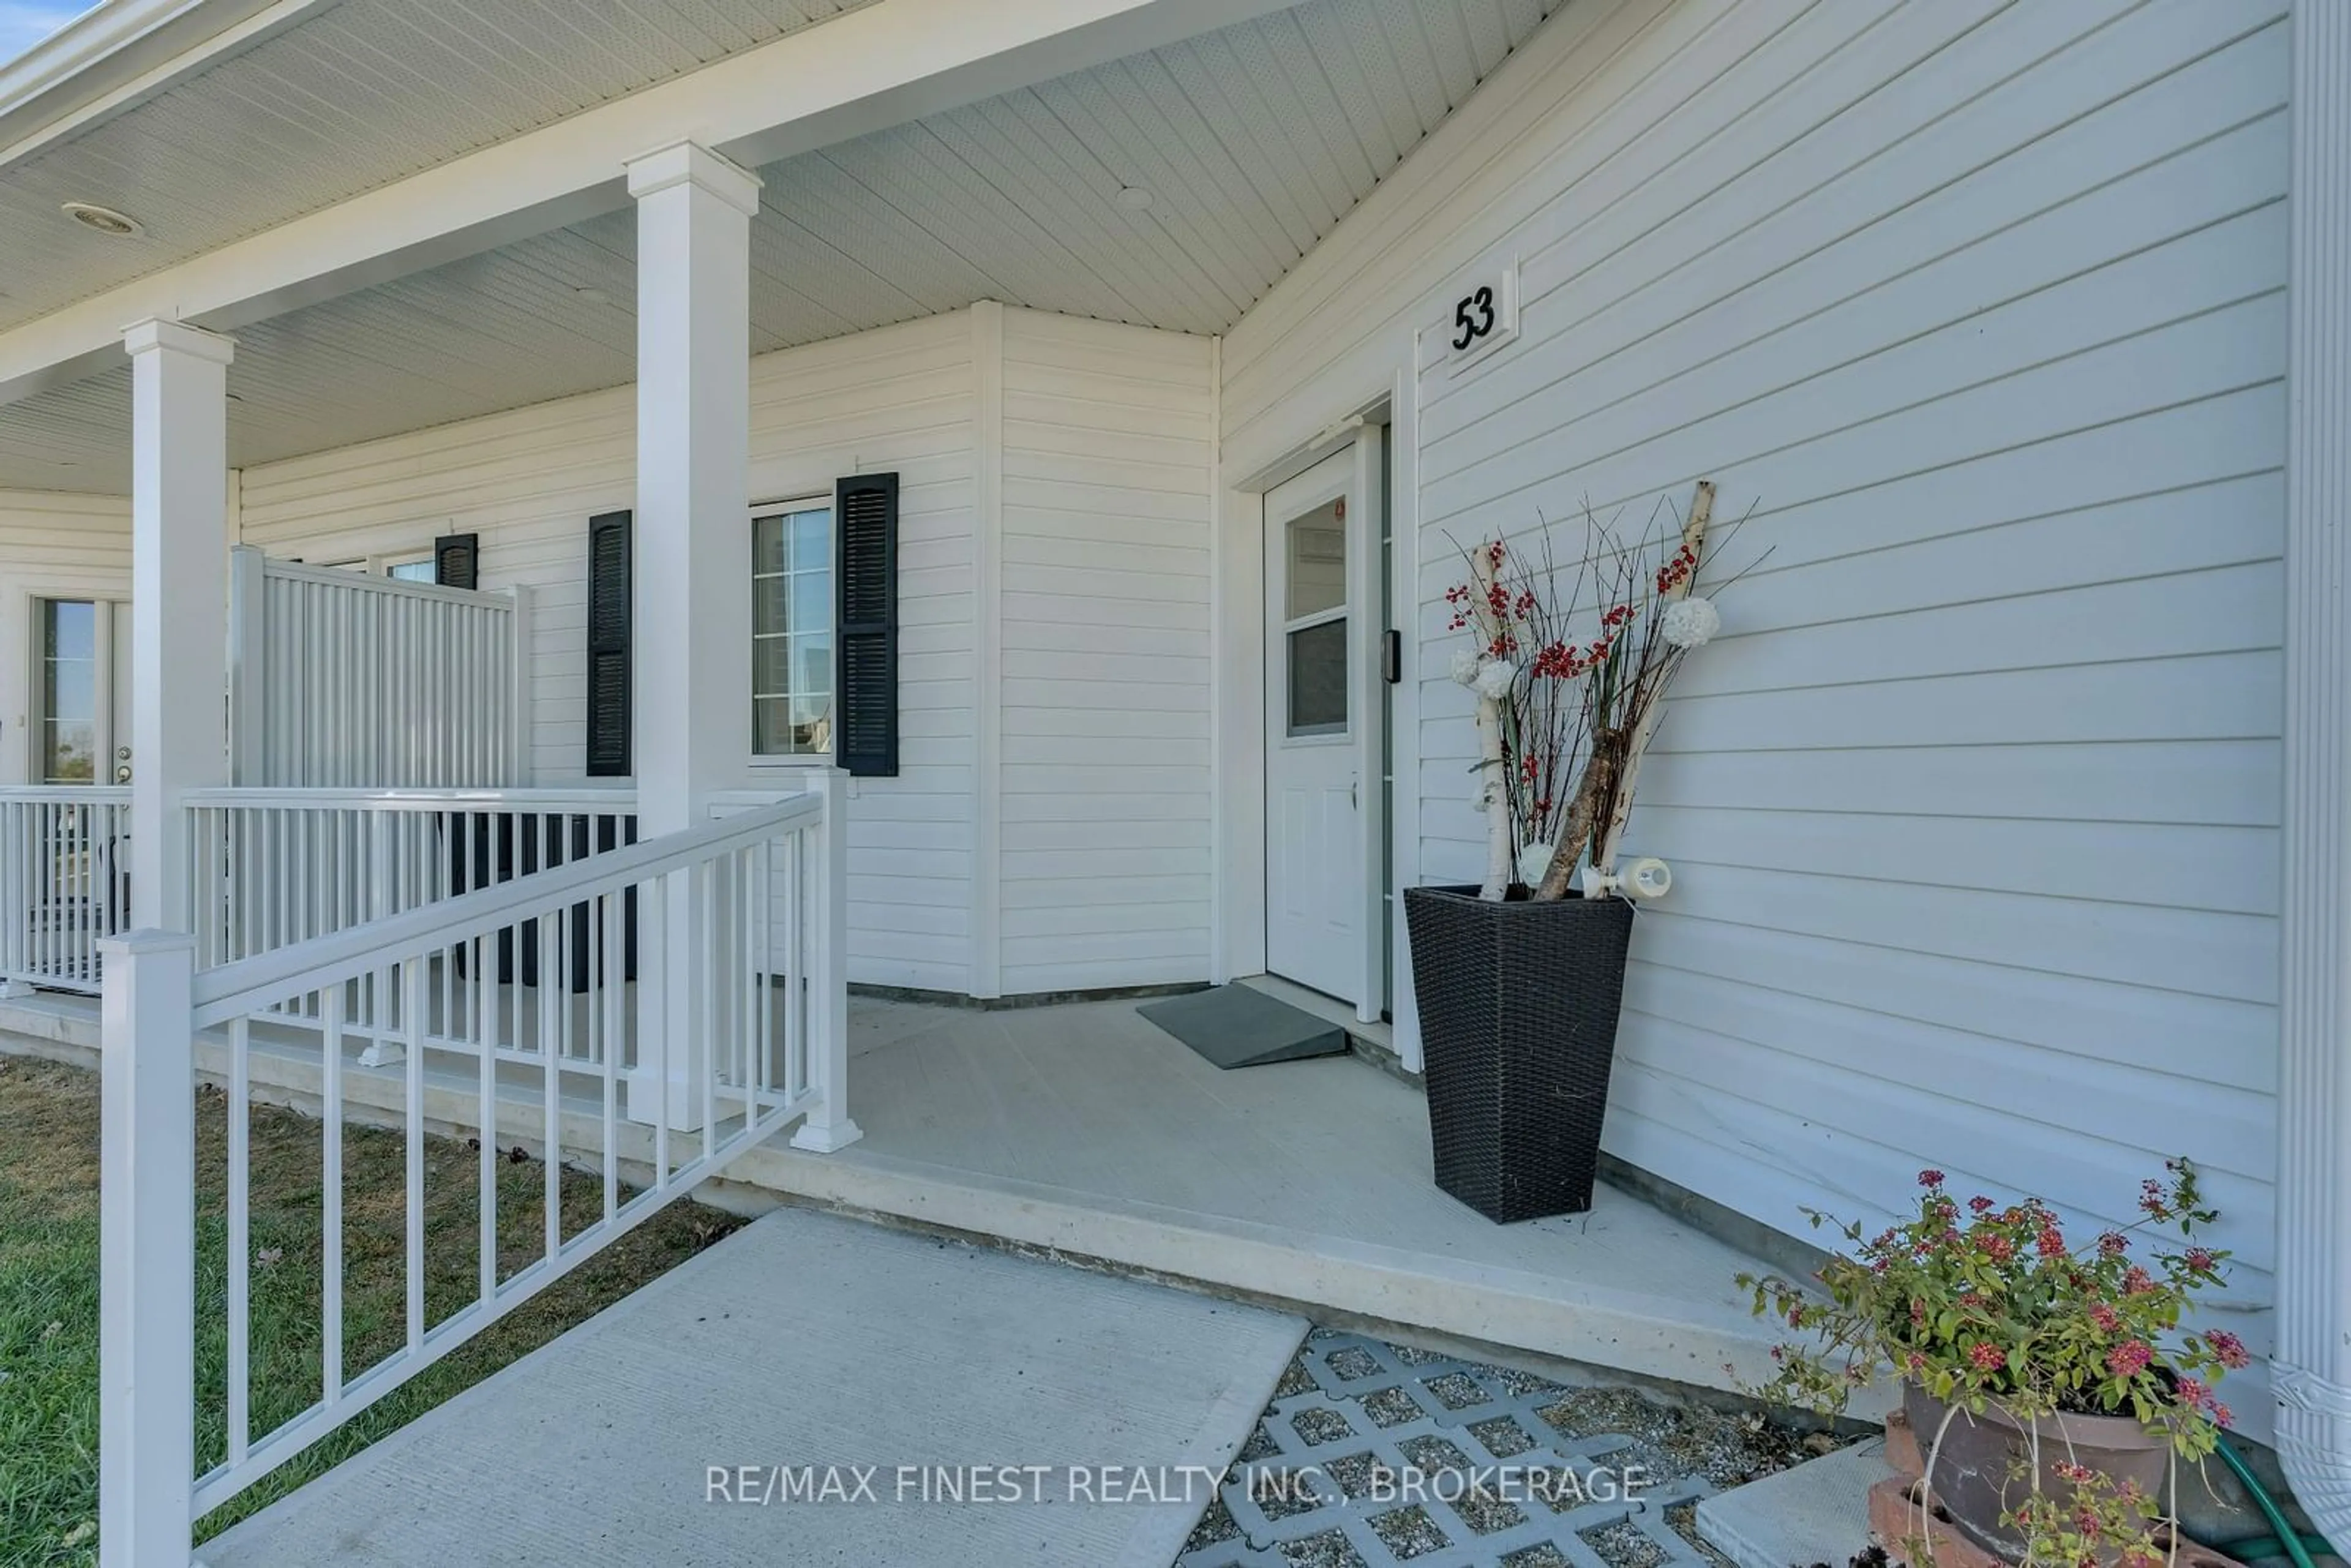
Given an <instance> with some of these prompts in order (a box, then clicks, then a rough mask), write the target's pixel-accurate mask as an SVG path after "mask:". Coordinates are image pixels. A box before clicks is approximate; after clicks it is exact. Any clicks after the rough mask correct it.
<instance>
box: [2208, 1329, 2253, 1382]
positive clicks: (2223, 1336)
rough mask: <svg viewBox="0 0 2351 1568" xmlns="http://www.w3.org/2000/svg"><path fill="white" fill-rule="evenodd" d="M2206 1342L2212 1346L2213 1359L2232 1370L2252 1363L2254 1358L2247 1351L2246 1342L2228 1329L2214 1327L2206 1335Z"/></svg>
mask: <svg viewBox="0 0 2351 1568" xmlns="http://www.w3.org/2000/svg"><path fill="white" fill-rule="evenodd" d="M2204 1343H2206V1344H2208V1345H2210V1346H2211V1347H2212V1359H2213V1360H2215V1361H2217V1362H2219V1363H2220V1364H2221V1365H2222V1366H2225V1367H2227V1368H2228V1369H2229V1370H2230V1371H2231V1372H2235V1371H2238V1370H2240V1369H2241V1368H2243V1367H2247V1366H2251V1365H2252V1362H2253V1358H2252V1355H2251V1354H2249V1353H2247V1351H2246V1349H2245V1342H2244V1341H2243V1340H2241V1339H2239V1338H2238V1337H2237V1336H2236V1335H2235V1334H2232V1333H2230V1332H2229V1331H2228V1330H2227V1329H2214V1330H2213V1331H2212V1332H2211V1333H2208V1334H2206V1335H2205V1336H2204Z"/></svg>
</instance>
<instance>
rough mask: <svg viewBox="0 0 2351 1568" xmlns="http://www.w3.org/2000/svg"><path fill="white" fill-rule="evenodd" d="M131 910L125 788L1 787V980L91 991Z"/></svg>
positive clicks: (128, 793) (128, 812)
mask: <svg viewBox="0 0 2351 1568" xmlns="http://www.w3.org/2000/svg"><path fill="white" fill-rule="evenodd" d="M130 915H131V791H130V790H129V789H121V788H119V787H116V786H113V785H105V786H99V787H92V786H90V785H87V784H63V785H35V786H30V787H21V788H20V787H9V788H5V789H0V981H6V982H8V983H10V984H16V985H34V986H47V987H50V988H55V989H57V990H66V991H86V992H90V993H93V994H94V993H95V992H96V991H97V990H98V988H99V961H98V944H99V939H100V938H102V937H107V936H113V935H114V934H115V933H117V932H119V931H120V930H121V929H122V928H123V926H124V925H126V924H127V923H128V922H129V919H130Z"/></svg>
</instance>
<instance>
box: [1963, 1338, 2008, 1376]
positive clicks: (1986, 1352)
mask: <svg viewBox="0 0 2351 1568" xmlns="http://www.w3.org/2000/svg"><path fill="white" fill-rule="evenodd" d="M1968 1359H1969V1360H1970V1361H1971V1362H1973V1363H1975V1364H1976V1369H1977V1370H1978V1371H1980V1372H1995V1371H1998V1370H1999V1369H2000V1368H2001V1367H2003V1366H2006V1365H2007V1364H2008V1353H2007V1352H2006V1351H2003V1350H2001V1348H2000V1346H1998V1345H1996V1344H1994V1343H1991V1341H1990V1340H1979V1341H1977V1342H1976V1343H1974V1344H1972V1345H1970V1346H1969V1347H1968Z"/></svg>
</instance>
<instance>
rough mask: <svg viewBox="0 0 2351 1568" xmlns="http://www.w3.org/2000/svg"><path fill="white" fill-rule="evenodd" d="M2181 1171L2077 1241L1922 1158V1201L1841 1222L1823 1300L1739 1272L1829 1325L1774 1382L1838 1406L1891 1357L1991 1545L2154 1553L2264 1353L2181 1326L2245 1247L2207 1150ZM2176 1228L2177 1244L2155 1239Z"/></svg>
mask: <svg viewBox="0 0 2351 1568" xmlns="http://www.w3.org/2000/svg"><path fill="white" fill-rule="evenodd" d="M2165 1172H2166V1177H2165V1179H2164V1180H2161V1181H2157V1180H2149V1181H2147V1182H2146V1183H2145V1184H2143V1186H2142V1187H2141V1189H2140V1194H2139V1210H2140V1215H2141V1218H2139V1220H2138V1221H2137V1223H2135V1224H2134V1225H2132V1226H2130V1227H2129V1228H2126V1229H2122V1230H2106V1231H2103V1232H2101V1233H2100V1234H2098V1235H2097V1236H2095V1238H2093V1239H2091V1240H2089V1241H2087V1242H2085V1243H2083V1244H2081V1245H2078V1246H2077V1245H2075V1244H2074V1243H2073V1242H2071V1241H2069V1240H2068V1239H2067V1238H2066V1236H2065V1233H2064V1228H2062V1226H2061V1225H2060V1223H2059V1220H2058V1217H2057V1216H2056V1215H2055V1214H2054V1213H2053V1211H2052V1210H2051V1209H2050V1207H2049V1206H2048V1205H2047V1204H2045V1203H2043V1201H2042V1200H2041V1199H2039V1198H2037V1197H2034V1198H2027V1199H2025V1200H2024V1201H2022V1202H2021V1203H2011V1204H2006V1205H2002V1204H2000V1203H1997V1202H1995V1201H1994V1200H1992V1199H1991V1198H1989V1197H1981V1196H1978V1197H1970V1198H1969V1199H1968V1200H1967V1202H1966V1203H1965V1204H1964V1205H1962V1204H1960V1203H1959V1200H1958V1199H1956V1198H1955V1197H1953V1196H1952V1195H1951V1194H1950V1192H1949V1190H1948V1189H1947V1188H1946V1187H1945V1186H1944V1181H1943V1173H1942V1172H1940V1171H1936V1170H1928V1171H1921V1172H1920V1173H1919V1174H1918V1185H1919V1188H1920V1191H1919V1197H1918V1204H1917V1212H1916V1214H1915V1215H1914V1216H1912V1217H1911V1218H1908V1219H1907V1220H1905V1221H1904V1222H1903V1223H1901V1224H1898V1225H1894V1226H1889V1227H1887V1228H1886V1229H1884V1230H1881V1231H1879V1232H1878V1233H1877V1234H1876V1235H1874V1236H1870V1237H1868V1238H1867V1239H1864V1236H1863V1233H1862V1228H1861V1227H1860V1226H1859V1225H1856V1224H1851V1223H1839V1224H1838V1228H1840V1229H1841V1230H1842V1231H1843V1233H1844V1238H1845V1239H1846V1241H1847V1242H1848V1243H1851V1244H1852V1245H1853V1250H1852V1251H1850V1252H1848V1253H1841V1254H1839V1255H1838V1256H1836V1257H1834V1258H1833V1259H1831V1260H1830V1261H1829V1262H1828V1263H1827V1264H1826V1265H1825V1266H1824V1267H1823V1269H1822V1270H1820V1273H1819V1276H1818V1280H1817V1283H1818V1285H1819V1287H1820V1288H1821V1290H1822V1291H1825V1295H1826V1299H1825V1300H1823V1299H1821V1297H1820V1296H1819V1295H1817V1294H1815V1293H1813V1292H1812V1291H1807V1290H1805V1289H1803V1288H1802V1287H1801V1286H1799V1285H1797V1284H1795V1283H1794V1282H1792V1281H1788V1280H1785V1279H1782V1278H1780V1277H1777V1276H1770V1277H1765V1278H1761V1279H1758V1278H1756V1277H1754V1276H1751V1275H1741V1276H1740V1285H1741V1286H1742V1287H1744V1288H1747V1289H1750V1290H1751V1291H1753V1292H1754V1304H1755V1311H1756V1312H1758V1313H1761V1312H1777V1313H1779V1314H1780V1315H1781V1316H1782V1317H1783V1318H1784V1319H1785V1320H1786V1321H1787V1323H1788V1325H1789V1326H1790V1327H1791V1328H1794V1329H1799V1330H1806V1331H1810V1333H1811V1334H1812V1336H1813V1338H1812V1340H1811V1341H1810V1342H1809V1343H1803V1344H1783V1345H1781V1346H1779V1347H1777V1348H1776V1349H1774V1350H1773V1351H1772V1353H1771V1354H1772V1359H1773V1360H1774V1361H1775V1362H1776V1363H1777V1364H1779V1367H1780V1371H1779V1373H1778V1375H1777V1376H1775V1377H1774V1378H1773V1379H1772V1380H1771V1382H1770V1383H1768V1384H1766V1385H1763V1387H1762V1388H1761V1390H1760V1391H1759V1392H1761V1394H1762V1395H1764V1396H1766V1397H1769V1398H1771V1399H1773V1400H1775V1401H1777V1402H1780V1403H1782V1404H1792V1405H1799V1406H1804V1407H1806V1408H1809V1409H1812V1410H1814V1411H1818V1412H1820V1413H1822V1414H1834V1413H1837V1412H1841V1411H1842V1410H1843V1409H1844V1406H1845V1402H1846V1400H1847V1399H1848V1398H1849V1397H1850V1396H1851V1395H1852V1393H1853V1391H1854V1390H1855V1389H1856V1388H1859V1387H1863V1386H1865V1385H1867V1384H1868V1383H1869V1382H1870V1381H1871V1379H1872V1378H1873V1377H1874V1376H1875V1375H1876V1374H1878V1373H1879V1372H1881V1371H1890V1372H1892V1373H1894V1374H1895V1375H1898V1376H1899V1377H1900V1378H1901V1379H1902V1388H1903V1410H1904V1414H1905V1415H1906V1416H1907V1417H1908V1420H1909V1423H1910V1427H1911V1430H1912V1432H1913V1433H1914V1434H1915V1435H1916V1436H1917V1440H1918V1442H1919V1444H1920V1446H1921V1451H1922V1453H1923V1455H1924V1457H1925V1463H1926V1478H1925V1479H1926V1485H1927V1493H1926V1498H1927V1499H1928V1500H1931V1502H1932V1503H1939V1504H1940V1505H1941V1506H1942V1508H1943V1509H1944V1510H1945V1511H1947V1512H1948V1513H1949V1516H1950V1519H1951V1521H1952V1522H1953V1523H1954V1524H1955V1525H1957V1526H1958V1528H1959V1531H1961V1532H1962V1533H1963V1534H1965V1535H1967V1536H1968V1537H1970V1539H1972V1540H1973V1541H1974V1542H1976V1543H1977V1544H1978V1545H1980V1546H1982V1547H1984V1548H1986V1549H1988V1550H1990V1551H1992V1552H1997V1553H1999V1554H2001V1557H2002V1558H2004V1559H2005V1560H2008V1561H2011V1562H2019V1563H2063V1564H2064V1568H2074V1564H2076V1563H2083V1562H2085V1561H2091V1562H2098V1561H2104V1562H2109V1563H2116V1562H2119V1563H2126V1564H2130V1563H2138V1562H2141V1561H2144V1562H2150V1563H2151V1562H2152V1561H2154V1556H2153V1555H2151V1554H2154V1553H2155V1552H2156V1542H2157V1541H2158V1527H2159V1526H2160V1524H2161V1522H2162V1521H2161V1519H2160V1510H2159V1507H2158V1503H2159V1500H2161V1499H2163V1498H2164V1497H2165V1496H2166V1492H2167V1486H2166V1483H2167V1481H2168V1478H2169V1473H2170V1470H2171V1468H2172V1466H2173V1464H2174V1462H2175V1461H2176V1460H2177V1459H2182V1458H2184V1459H2189V1460H2191V1461H2192V1460H2197V1459H2200V1458H2203V1457H2204V1456H2206V1455H2207V1454H2210V1452H2211V1451H2212V1449H2213V1448H2214V1446H2215V1445H2216V1444H2217V1442H2218V1440H2219V1428H2220V1427H2221V1426H2224V1425H2226V1424H2227V1423H2228V1420H2229V1409H2228V1406H2225V1405H2222V1404H2220V1402H2219V1401H2218V1400H2217V1399H2216V1398H2215V1396H2214V1395H2213V1392H2212V1385H2213V1384H2214V1383H2216V1382H2217V1381H2218V1380H2219V1379H2220V1375H2221V1374H2222V1373H2223V1372H2224V1371H2227V1370H2229V1369H2231V1368H2235V1367H2241V1366H2243V1365H2245V1364H2247V1362H2248V1361H2249V1360H2250V1359H2251V1358H2250V1357H2249V1356H2248V1354H2246V1351H2245V1347H2244V1345H2243V1343H2241V1342H2240V1341H2239V1340H2238V1338H2237V1337H2236V1336H2235V1335H2234V1334H2231V1333H2228V1332H2226V1331H2225V1330H2220V1329H2210V1330H2207V1331H2204V1332H2202V1333H2181V1332H2180V1330H2179V1323H2180V1318H2181V1315H2182V1312H2183V1311H2184V1310H2185V1309H2186V1308H2187V1306H2188V1305H2189V1302H2190V1301H2192V1300H2193V1299H2194V1298H2195V1296H2196V1295H2197V1293H2198V1292H2199V1291H2203V1290H2206V1289H2208V1288H2210V1287H2211V1286H2214V1285H2216V1284H2218V1283H2220V1266H2221V1264H2222V1263H2223V1262H2225V1261H2226V1260H2227V1259H2228V1256H2229V1255H2228V1254H2227V1253H2226V1252H2220V1251H2215V1250H2213V1249H2210V1248H2208V1247H2205V1246H2202V1245H2200V1244H2199V1243H2198V1242H2197V1241H2196V1240H2195V1235H2196V1232H2197V1230H2198V1229H2199V1228H2200V1227H2203V1226H2207V1225H2210V1223H2211V1222H2212V1220H2213V1219H2214V1218H2215V1214H2214V1211H2213V1210H2212V1209H2210V1208H2209V1207H2205V1205H2204V1203H2203V1199H2202V1196H2201V1194H2200V1193H2199V1190H2198V1186H2197V1179H2196V1169H2195V1166H2193V1165H2191V1164H2190V1163H2189V1161H2187V1160H2185V1159H2179V1160H2172V1161H2169V1162H2168V1163H2167V1165H2166V1166H2165ZM1807 1213H1808V1214H1810V1217H1811V1219H1812V1222H1813V1225H1814V1226H1815V1227H1818V1226H1820V1225H1822V1224H1823V1223H1836V1222H1830V1221H1827V1220H1826V1218H1825V1217H1824V1216H1823V1215H1820V1214H1818V1213H1813V1212H1811V1211H1809V1210H1808V1211H1807ZM2174 1227H2176V1228H2177V1230H2178V1232H2179V1237H2180V1238H2181V1244H2180V1245H2179V1246H2177V1247H2173V1246H2158V1245H2151V1244H2150V1245H2146V1246H2144V1248H2142V1242H2143V1241H2145V1237H2143V1236H2142V1235H2141V1233H2143V1232H2153V1231H2156V1230H2158V1228H2174Z"/></svg>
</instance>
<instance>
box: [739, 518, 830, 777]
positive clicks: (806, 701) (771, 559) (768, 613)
mask: <svg viewBox="0 0 2351 1568" xmlns="http://www.w3.org/2000/svg"><path fill="white" fill-rule="evenodd" d="M832 627H833V616H832V507H831V504H830V503H829V502H823V501H805V502H799V503H795V504H788V505H785V506H780V507H775V508H773V509H771V510H762V511H760V512H758V513H757V514H755V515H754V516H753V517H752V519H751V750H752V753H753V754H754V755H755V756H758V757H824V756H829V755H831V751H832V702H833V667H832Z"/></svg>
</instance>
